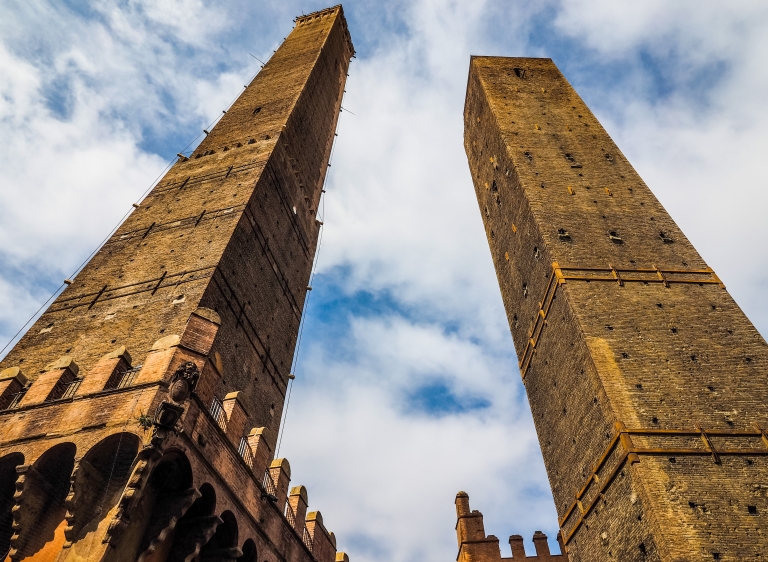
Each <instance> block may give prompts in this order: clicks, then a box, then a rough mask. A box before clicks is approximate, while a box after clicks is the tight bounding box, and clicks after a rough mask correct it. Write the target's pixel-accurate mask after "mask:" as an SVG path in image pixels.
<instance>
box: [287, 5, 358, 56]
mask: <svg viewBox="0 0 768 562" xmlns="http://www.w3.org/2000/svg"><path fill="white" fill-rule="evenodd" d="M333 15H338V17H339V23H341V27H342V29H343V30H344V38H345V39H346V42H347V45H348V46H349V50H350V52H351V53H352V56H353V57H354V56H355V47H354V45H352V36H351V35H350V34H349V28H348V27H347V18H345V17H344V8H343V7H342V6H341V4H336V5H335V6H331V7H330V8H324V9H322V10H318V11H316V12H312V13H310V14H307V15H301V16H297V17H296V19H294V20H293V21H294V22H296V27H298V26H300V25H306V24H308V23H310V22H312V21H315V20H318V19H321V18H326V17H328V16H333Z"/></svg>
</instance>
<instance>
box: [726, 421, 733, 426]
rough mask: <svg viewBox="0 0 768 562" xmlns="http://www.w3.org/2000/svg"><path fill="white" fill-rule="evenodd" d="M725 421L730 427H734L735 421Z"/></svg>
mask: <svg viewBox="0 0 768 562" xmlns="http://www.w3.org/2000/svg"><path fill="white" fill-rule="evenodd" d="M725 423H727V424H728V425H729V426H730V427H733V421H731V420H725Z"/></svg>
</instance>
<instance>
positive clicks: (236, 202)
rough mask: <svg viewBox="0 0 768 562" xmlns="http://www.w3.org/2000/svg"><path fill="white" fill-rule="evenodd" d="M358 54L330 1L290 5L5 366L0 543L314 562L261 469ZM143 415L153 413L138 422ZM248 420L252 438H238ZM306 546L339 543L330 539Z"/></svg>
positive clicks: (49, 551) (168, 556)
mask: <svg viewBox="0 0 768 562" xmlns="http://www.w3.org/2000/svg"><path fill="white" fill-rule="evenodd" d="M353 53H354V51H353V48H352V43H351V40H350V37H349V32H348V30H347V27H346V22H345V19H344V15H343V12H342V9H341V6H337V7H334V8H329V9H327V10H322V11H320V12H316V13H313V14H310V15H307V16H302V17H300V18H297V20H296V26H295V27H294V30H293V31H292V32H291V34H290V35H289V36H288V38H287V39H286V41H285V42H284V43H283V44H282V45H281V47H280V48H279V49H278V50H277V52H276V53H275V54H274V56H273V57H272V58H271V59H270V61H269V62H268V64H267V65H266V66H265V67H264V68H263V70H262V71H261V72H260V73H259V75H258V76H257V77H256V78H255V79H254V80H253V82H251V84H249V85H248V86H247V88H245V90H244V91H243V93H242V94H241V95H240V97H239V98H238V99H237V101H236V102H235V103H234V105H233V106H232V107H231V108H229V109H228V111H227V113H226V114H225V115H223V116H222V118H221V120H220V121H219V122H218V124H217V125H216V126H215V127H214V128H213V129H212V130H211V131H210V133H209V134H208V135H207V137H206V138H205V140H204V141H203V142H202V143H201V144H200V146H199V147H198V148H197V149H196V150H195V152H194V153H193V154H192V156H191V158H189V159H180V161H178V162H177V163H176V164H174V166H173V167H172V168H171V169H170V171H169V172H168V173H167V174H166V175H165V177H163V179H162V180H161V181H160V182H159V183H158V185H157V186H156V187H155V188H154V189H153V190H152V191H151V192H150V194H149V195H148V196H147V198H146V199H145V200H144V201H142V202H141V204H140V205H139V207H138V208H137V209H136V211H135V212H134V213H132V214H131V216H130V217H129V218H128V220H126V222H125V223H124V224H123V225H122V226H121V227H120V228H119V229H118V230H117V232H116V233H115V234H114V235H113V236H112V237H111V238H110V240H108V242H107V243H106V244H105V246H104V247H103V248H102V249H101V250H100V251H99V252H98V253H97V254H96V255H95V256H94V258H93V259H92V260H91V261H90V262H89V263H88V264H87V266H86V267H85V268H84V269H83V271H82V272H81V273H80V274H79V275H78V276H77V278H76V279H74V282H73V283H72V284H71V285H70V286H69V287H68V288H67V289H66V290H65V291H64V293H62V295H61V296H60V297H58V298H57V299H56V300H55V301H54V302H53V304H52V305H51V306H50V307H49V309H48V310H47V311H46V312H45V313H44V314H43V316H42V317H41V318H40V320H38V321H37V322H36V323H35V324H34V325H33V327H32V328H31V329H30V331H29V332H28V333H27V334H26V335H25V336H24V337H23V338H22V339H21V341H20V342H19V343H18V344H17V345H16V346H15V347H14V349H13V350H12V351H11V352H10V353H9V354H8V356H7V357H5V359H4V360H3V361H2V362H0V373H3V376H4V377H5V378H4V379H3V380H1V381H0V383H2V386H0V391H2V393H3V394H2V401H3V410H2V411H0V490H1V491H2V494H3V495H2V502H0V552H5V549H7V548H10V549H11V550H10V552H11V554H10V557H11V559H12V560H14V561H17V560H21V559H23V558H24V557H28V556H32V555H34V556H36V557H37V558H35V559H40V560H47V559H49V558H50V559H51V560H53V559H54V558H56V557H57V556H58V558H56V559H57V560H59V561H60V562H63V561H64V560H108V561H109V562H122V561H125V562H134V561H135V560H136V559H137V557H138V556H139V555H140V554H141V553H143V556H144V557H145V558H143V559H145V560H151V561H157V562H159V561H163V560H168V561H175V560H177V559H178V560H183V559H186V558H187V557H188V556H197V555H196V554H195V553H199V559H200V560H234V559H237V560H241V561H246V562H256V560H257V559H258V560H285V561H291V562H299V561H308V560H311V559H312V558H313V555H312V553H311V550H310V548H309V546H308V545H307V544H306V543H305V541H304V540H302V539H303V537H302V536H301V535H300V534H298V533H297V531H296V529H297V528H298V529H303V526H301V525H296V524H295V523H294V522H293V521H288V520H287V519H286V517H285V515H284V512H283V505H284V503H285V502H284V498H285V496H286V495H287V490H288V486H289V482H288V480H289V478H290V473H289V472H288V473H287V474H283V476H281V481H280V490H281V493H282V496H283V503H282V504H280V505H276V504H275V503H273V502H272V501H270V499H269V497H268V494H266V492H265V488H264V485H263V482H264V469H265V468H266V466H267V465H268V464H269V462H270V461H271V460H272V454H273V451H274V449H275V441H276V438H277V435H278V428H279V420H280V417H281V412H282V408H283V405H284V404H283V402H284V397H285V390H286V385H287V382H288V380H289V379H288V376H289V374H290V373H289V370H290V367H291V361H292V356H293V352H294V348H295V344H296V337H297V333H298V326H299V321H300V318H301V314H302V310H303V305H304V299H305V295H306V291H307V283H308V280H309V275H310V269H311V265H312V259H313V256H314V253H315V247H316V242H317V236H318V229H319V226H320V225H319V224H318V222H317V221H316V220H315V216H316V211H317V206H318V204H319V200H320V197H321V190H322V185H323V182H324V178H325V173H326V169H327V165H328V158H329V155H330V150H331V145H332V142H333V137H334V131H335V126H336V120H337V118H338V114H339V111H340V105H341V98H342V93H343V90H344V84H345V80H346V74H347V69H348V66H349V61H350V58H351V56H352V55H353ZM62 358H66V359H62ZM65 362H67V364H66V365H65V364H64V363H65ZM21 371H23V374H22V375H19V372H21ZM24 375H26V378H25V376H24ZM27 378H28V379H29V380H30V381H31V386H29V385H28V388H27V389H26V394H25V395H24V396H23V397H21V399H20V401H19V400H16V402H15V403H14V398H18V397H17V396H15V395H16V393H17V392H19V390H21V389H22V388H23V385H24V384H25V383H26V381H27ZM73 381H74V384H70V385H68V386H67V384H68V383H70V382H73ZM78 384H79V386H77V385H78ZM194 384H196V387H195V389H196V390H195V393H194V394H192V395H190V394H189V393H188V389H189V388H190V385H194ZM57 385H58V386H57ZM58 388H60V389H62V390H66V392H67V393H66V394H63V395H62V396H59V395H58V391H57V392H54V393H53V394H51V391H52V390H54V389H58ZM53 398H56V399H55V400H53ZM214 399H215V400H214ZM214 402H215V404H217V405H218V404H222V402H223V406H222V407H221V409H220V410H217V409H216V408H212V403H214ZM159 408H160V410H159ZM156 411H162V412H163V416H170V417H162V418H157V420H159V422H160V421H162V423H166V422H165V421H163V420H166V421H167V420H171V421H169V422H168V424H169V425H168V427H167V428H163V427H162V425H155V426H154V428H152V427H151V424H152V420H153V417H154V416H155V412H156ZM177 418H178V419H177ZM174 422H175V425H174ZM252 428H259V430H258V435H259V438H258V440H255V439H251V440H250V441H254V443H253V445H255V447H254V449H255V450H251V448H250V447H249V442H248V441H246V442H244V443H243V444H241V443H240V439H241V437H244V436H246V435H248V434H249V432H250V431H251V429H252ZM256 441H259V442H258V443H257V442H256ZM142 445H143V447H142ZM238 449H240V450H238ZM249 453H256V458H255V459H253V458H252V456H253V455H252V454H249ZM285 466H286V467H287V466H288V465H287V461H285ZM14 489H15V490H16V494H15V495H13V493H11V495H10V496H9V495H8V491H9V490H11V491H12V490H14ZM14 505H15V507H14ZM12 508H13V509H12ZM43 514H47V515H43ZM65 514H66V516H65ZM11 517H13V518H14V519H16V522H15V524H14V525H13V526H12V525H11V523H12V521H11ZM320 548H321V551H322V552H323V554H322V558H324V559H325V558H329V559H332V558H333V556H334V553H335V545H334V548H333V552H331V551H330V550H329V549H328V548H326V549H325V550H323V548H324V547H323V546H321V547H320ZM257 553H258V558H257ZM241 555H242V556H241ZM314 558H317V556H314ZM195 559H198V558H195Z"/></svg>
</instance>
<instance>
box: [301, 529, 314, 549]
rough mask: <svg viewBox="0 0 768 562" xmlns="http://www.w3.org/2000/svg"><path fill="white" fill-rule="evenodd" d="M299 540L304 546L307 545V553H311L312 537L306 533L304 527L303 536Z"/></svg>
mask: <svg viewBox="0 0 768 562" xmlns="http://www.w3.org/2000/svg"><path fill="white" fill-rule="evenodd" d="M301 540H302V541H304V544H305V545H307V548H308V549H309V551H310V552H312V546H313V541H312V535H310V534H309V531H307V528H306V527H304V535H303V536H302V537H301Z"/></svg>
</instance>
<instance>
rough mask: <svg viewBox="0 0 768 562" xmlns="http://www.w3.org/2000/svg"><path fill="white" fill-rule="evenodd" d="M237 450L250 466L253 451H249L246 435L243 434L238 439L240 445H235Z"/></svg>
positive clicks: (251, 464)
mask: <svg viewBox="0 0 768 562" xmlns="http://www.w3.org/2000/svg"><path fill="white" fill-rule="evenodd" d="M237 452H238V453H240V456H241V457H243V460H244V461H245V464H247V465H248V466H251V467H252V466H253V452H252V451H251V446H250V445H249V444H248V438H247V437H245V436H243V437H242V438H241V439H240V445H239V446H238V447H237Z"/></svg>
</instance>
